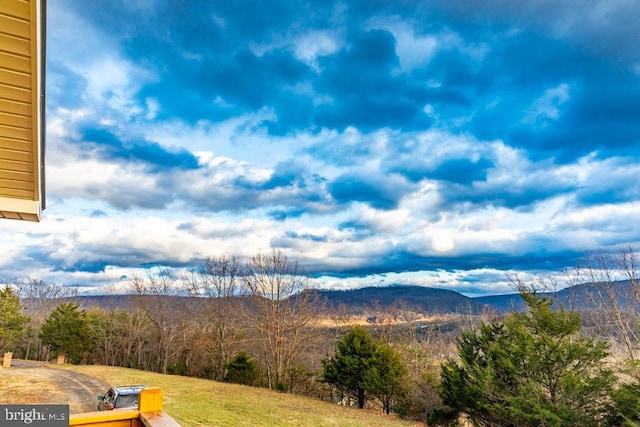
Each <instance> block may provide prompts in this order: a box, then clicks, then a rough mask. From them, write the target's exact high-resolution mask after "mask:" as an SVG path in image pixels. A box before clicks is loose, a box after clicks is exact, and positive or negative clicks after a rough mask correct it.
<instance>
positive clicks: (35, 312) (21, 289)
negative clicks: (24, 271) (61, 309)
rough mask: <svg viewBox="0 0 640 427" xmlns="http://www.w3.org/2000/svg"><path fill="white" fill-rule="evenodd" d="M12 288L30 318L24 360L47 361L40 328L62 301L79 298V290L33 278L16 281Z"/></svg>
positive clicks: (23, 346) (25, 339)
mask: <svg viewBox="0 0 640 427" xmlns="http://www.w3.org/2000/svg"><path fill="white" fill-rule="evenodd" d="M11 288H12V289H14V290H15V294H16V295H17V296H18V297H19V298H20V302H21V303H22V307H23V310H24V312H25V313H26V314H27V315H28V316H29V318H30V320H29V325H28V327H27V331H26V334H25V338H24V342H23V343H22V348H23V350H24V358H25V359H29V358H34V359H36V360H42V359H45V358H46V357H47V354H46V353H47V352H48V350H47V348H46V347H44V346H43V345H42V342H41V340H40V337H39V335H40V328H41V327H42V325H43V324H44V320H45V319H46V318H47V316H49V314H50V313H51V311H52V310H53V309H54V308H55V307H56V306H57V305H58V304H59V303H60V302H61V300H62V299H69V298H73V297H75V296H77V290H76V289H74V288H69V287H67V286H63V285H59V284H57V283H52V282H45V281H43V280H37V279H32V278H27V279H16V280H14V281H13V283H12V284H11ZM34 347H35V348H34Z"/></svg>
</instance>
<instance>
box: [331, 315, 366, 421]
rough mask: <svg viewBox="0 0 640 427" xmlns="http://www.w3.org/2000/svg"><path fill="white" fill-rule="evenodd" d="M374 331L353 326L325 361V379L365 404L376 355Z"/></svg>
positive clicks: (360, 403)
mask: <svg viewBox="0 0 640 427" xmlns="http://www.w3.org/2000/svg"><path fill="white" fill-rule="evenodd" d="M375 352H376V346H375V344H374V342H373V338H371V335H370V334H369V333H368V332H367V331H365V330H364V329H363V328H361V327H360V326H356V327H353V328H351V329H350V330H349V332H347V333H346V334H345V335H344V337H342V339H341V340H340V341H338V342H337V343H336V352H335V354H334V355H333V356H331V357H330V358H329V359H324V360H323V361H322V366H323V368H324V375H323V381H324V382H325V383H327V384H329V385H331V386H332V387H334V388H335V389H336V390H337V391H338V393H339V394H340V397H348V398H353V399H355V400H356V401H357V403H358V408H360V409H362V408H364V405H365V403H366V401H367V397H368V393H367V390H368V384H367V382H366V380H367V373H368V372H369V370H370V369H371V365H372V364H373V360H374V357H375Z"/></svg>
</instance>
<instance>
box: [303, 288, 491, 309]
mask: <svg viewBox="0 0 640 427" xmlns="http://www.w3.org/2000/svg"><path fill="white" fill-rule="evenodd" d="M315 292H316V293H317V294H318V295H319V296H320V297H321V298H323V299H325V301H326V302H327V304H329V306H330V307H332V308H334V309H338V308H339V307H340V306H343V307H344V308H346V309H347V311H349V312H353V313H357V312H364V311H367V309H371V308H372V307H373V306H376V305H377V306H379V307H381V308H383V309H385V308H389V307H391V306H393V305H396V306H398V307H401V308H406V309H409V310H411V311H415V312H418V313H425V314H427V313H428V314H446V313H474V314H477V313H479V312H481V311H482V310H483V309H484V305H483V304H482V303H478V302H477V301H475V300H474V299H473V298H469V297H466V296H464V295H462V294H460V293H458V292H455V291H451V290H447V289H440V288H427V287H424V286H411V285H391V286H384V287H374V286H370V287H365V288H358V289H350V290H344V291H343V290H340V291H338V290H317V291H315Z"/></svg>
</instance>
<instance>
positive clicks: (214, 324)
mask: <svg viewBox="0 0 640 427" xmlns="http://www.w3.org/2000/svg"><path fill="white" fill-rule="evenodd" d="M241 275H242V268H241V264H240V261H239V260H238V259H237V258H236V257H234V256H229V255H219V256H216V257H208V258H207V259H206V260H205V262H204V265H203V266H202V268H201V269H199V270H197V271H194V272H192V274H191V275H190V276H189V277H188V278H187V282H188V286H189V291H190V292H191V294H192V295H194V296H196V297H197V299H196V302H197V305H196V307H195V308H196V310H197V313H196V314H197V318H198V320H200V319H203V320H204V322H198V340H197V343H198V345H199V347H202V348H204V349H205V350H206V353H207V355H206V357H207V358H208V363H209V365H210V369H211V378H212V379H214V380H217V381H221V380H222V379H223V378H224V376H225V366H226V364H227V363H228V362H229V359H230V358H231V355H232V354H233V344H234V343H235V342H237V341H238V340H239V339H240V337H241V336H242V330H241V326H240V320H239V315H238V313H239V310H238V306H239V303H240V301H239V298H238V294H239V291H240V277H241Z"/></svg>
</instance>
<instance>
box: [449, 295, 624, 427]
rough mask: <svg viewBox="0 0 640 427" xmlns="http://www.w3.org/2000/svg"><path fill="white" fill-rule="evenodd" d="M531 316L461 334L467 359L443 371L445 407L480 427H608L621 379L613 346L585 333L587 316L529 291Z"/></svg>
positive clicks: (517, 315) (451, 363)
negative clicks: (611, 359)
mask: <svg viewBox="0 0 640 427" xmlns="http://www.w3.org/2000/svg"><path fill="white" fill-rule="evenodd" d="M521 295H522V297H523V298H524V301H525V303H526V305H527V308H528V310H527V312H525V313H512V314H510V315H508V316H507V317H506V318H505V319H504V320H503V321H502V322H493V323H490V324H483V325H481V327H480V329H479V330H478V331H468V332H465V333H463V334H462V336H461V338H460V339H459V341H458V352H459V356H460V361H459V362H456V361H454V360H449V361H448V362H447V363H446V364H445V365H444V366H443V368H442V391H441V397H442V399H443V401H444V403H445V404H446V405H448V406H450V407H452V408H454V409H455V410H457V411H460V412H464V413H466V414H467V415H468V416H469V417H470V418H471V420H472V421H473V422H474V424H476V425H481V426H482V425H485V426H493V425H502V426H516V425H517V426H540V425H544V426H566V425H580V426H590V425H602V424H603V423H604V418H605V416H606V415H607V410H608V408H609V407H610V394H611V391H612V389H613V385H614V382H615V378H614V376H613V373H612V372H611V371H610V370H609V369H607V368H606V367H605V366H604V359H605V357H607V355H608V350H607V346H606V344H604V343H602V342H598V341H595V340H594V339H592V338H588V337H585V336H582V335H581V334H580V332H579V331H580V326H581V322H580V316H579V315H578V314H577V313H575V312H573V311H566V310H564V309H562V308H560V309H558V310H552V307H551V306H552V301H551V300H550V299H548V298H542V297H539V296H537V295H535V294H534V293H529V292H524V291H523V292H522V293H521Z"/></svg>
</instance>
